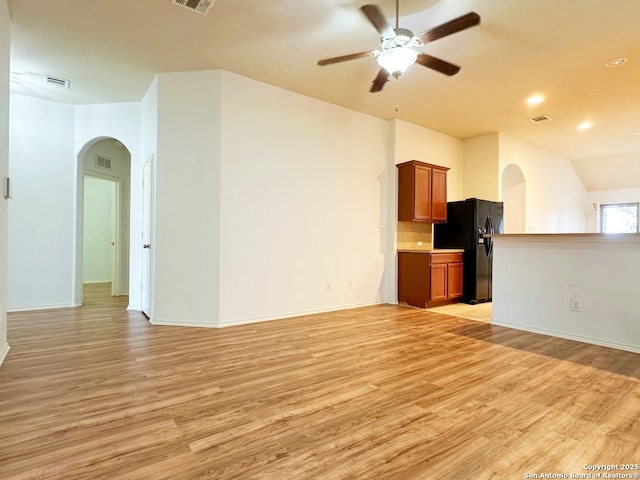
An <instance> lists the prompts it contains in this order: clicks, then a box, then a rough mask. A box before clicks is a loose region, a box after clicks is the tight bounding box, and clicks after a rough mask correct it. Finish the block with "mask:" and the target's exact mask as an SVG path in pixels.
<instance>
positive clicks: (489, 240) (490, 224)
mask: <svg viewBox="0 0 640 480" xmlns="http://www.w3.org/2000/svg"><path fill="white" fill-rule="evenodd" d="M487 222H489V233H490V234H494V233H495V229H494V228H493V220H491V217H487ZM487 243H488V244H489V249H488V251H487V257H489V258H491V257H493V238H492V237H489V238H487Z"/></svg>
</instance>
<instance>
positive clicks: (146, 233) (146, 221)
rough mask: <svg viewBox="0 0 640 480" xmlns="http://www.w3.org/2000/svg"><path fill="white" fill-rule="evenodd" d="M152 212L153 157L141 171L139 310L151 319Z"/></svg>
mask: <svg viewBox="0 0 640 480" xmlns="http://www.w3.org/2000/svg"><path fill="white" fill-rule="evenodd" d="M152 212H153V157H151V158H150V159H149V160H147V162H146V163H145V164H144V167H143V170H142V278H141V282H142V289H141V291H142V293H141V300H140V302H141V310H142V313H144V314H145V315H146V316H147V317H149V318H151V294H150V292H151V248H152V247H153V246H152V244H151V221H152Z"/></svg>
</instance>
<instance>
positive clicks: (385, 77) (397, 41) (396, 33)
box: [318, 0, 480, 93]
mask: <svg viewBox="0 0 640 480" xmlns="http://www.w3.org/2000/svg"><path fill="white" fill-rule="evenodd" d="M399 10H400V6H399V0H396V26H395V28H391V26H390V25H389V24H388V23H387V19H386V18H385V17H384V15H383V14H382V11H381V10H380V8H379V7H378V6H377V5H363V6H362V7H360V11H362V13H364V15H365V16H366V17H367V19H368V20H369V21H370V22H371V24H372V25H373V27H374V28H375V29H376V30H377V31H378V33H379V34H380V37H381V38H380V49H378V50H369V51H367V52H358V53H351V54H348V55H341V56H339V57H332V58H325V59H323V60H319V61H318V65H331V64H334V63H340V62H346V61H348V60H356V59H358V58H365V57H375V58H376V59H377V61H378V65H380V71H379V72H378V75H377V76H376V78H375V79H374V80H373V82H372V85H371V89H370V90H369V91H370V92H372V93H375V92H379V91H380V90H382V88H383V87H384V85H385V83H387V82H388V81H389V78H390V76H393V77H394V78H398V77H399V76H400V75H402V74H403V73H404V71H405V70H406V69H407V68H409V66H411V65H413V64H414V63H418V64H420V65H422V66H423V67H427V68H431V69H433V70H435V71H437V72H440V73H443V74H445V75H448V76H452V75H455V74H456V73H458V71H460V67H458V66H457V65H454V64H452V63H449V62H446V61H445V60H441V59H439V58H437V57H433V56H431V55H427V54H426V53H421V52H419V51H418V50H417V47H420V46H422V45H424V44H425V43H429V42H433V41H434V40H438V39H439V38H442V37H446V36H448V35H451V34H453V33H457V32H460V31H462V30H465V29H467V28H470V27H473V26H475V25H478V24H479V23H480V15H478V14H477V13H475V12H470V13H467V14H466V15H462V16H461V17H457V18H454V19H453V20H449V21H448V22H446V23H443V24H442V25H439V26H437V27H433V28H430V29H429V30H426V31H424V32H422V33H420V34H418V35H414V34H413V32H412V31H411V30H408V29H406V28H400V27H399V25H398V22H399Z"/></svg>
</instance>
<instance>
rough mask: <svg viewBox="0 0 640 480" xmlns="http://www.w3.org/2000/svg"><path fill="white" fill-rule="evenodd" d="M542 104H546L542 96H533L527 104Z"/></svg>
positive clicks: (528, 99)
mask: <svg viewBox="0 0 640 480" xmlns="http://www.w3.org/2000/svg"><path fill="white" fill-rule="evenodd" d="M542 102H544V97H543V96H542V95H532V96H530V97H529V98H527V103H528V104H529V105H538V104H540V103H542Z"/></svg>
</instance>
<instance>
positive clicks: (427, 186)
mask: <svg viewBox="0 0 640 480" xmlns="http://www.w3.org/2000/svg"><path fill="white" fill-rule="evenodd" d="M431 175H432V170H431V168H429V167H425V166H422V165H416V166H415V170H414V177H413V181H414V187H413V188H414V192H415V198H414V200H413V201H414V204H413V218H414V220H418V221H422V222H430V221H431V178H432V177H431ZM445 211H446V202H445Z"/></svg>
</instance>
